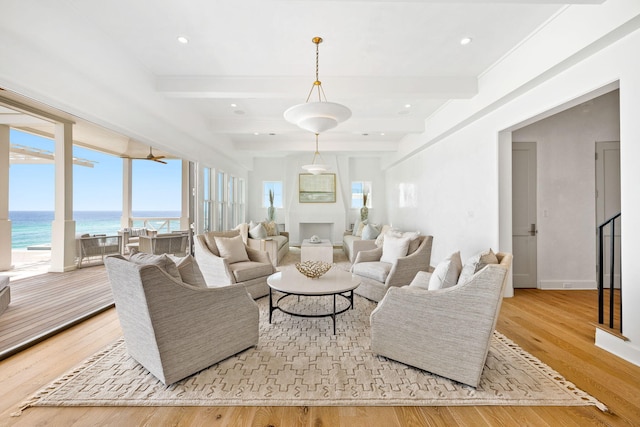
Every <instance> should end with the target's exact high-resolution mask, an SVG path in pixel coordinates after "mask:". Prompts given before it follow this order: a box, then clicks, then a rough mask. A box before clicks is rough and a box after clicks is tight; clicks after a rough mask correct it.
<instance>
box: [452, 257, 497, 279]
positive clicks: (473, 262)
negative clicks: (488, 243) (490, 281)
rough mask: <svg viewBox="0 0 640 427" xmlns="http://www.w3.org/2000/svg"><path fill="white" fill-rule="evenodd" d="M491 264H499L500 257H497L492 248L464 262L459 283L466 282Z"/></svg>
mask: <svg viewBox="0 0 640 427" xmlns="http://www.w3.org/2000/svg"><path fill="white" fill-rule="evenodd" d="M489 264H498V257H496V254H494V253H493V250H491V249H489V250H488V251H484V252H480V253H479V254H476V255H474V256H472V257H471V258H469V259H468V260H467V261H466V262H465V263H464V267H462V272H461V273H460V277H459V278H458V283H464V282H466V281H467V280H469V279H470V278H471V276H473V275H474V274H476V273H477V272H478V271H480V270H482V269H483V268H484V267H485V266H487V265H489Z"/></svg>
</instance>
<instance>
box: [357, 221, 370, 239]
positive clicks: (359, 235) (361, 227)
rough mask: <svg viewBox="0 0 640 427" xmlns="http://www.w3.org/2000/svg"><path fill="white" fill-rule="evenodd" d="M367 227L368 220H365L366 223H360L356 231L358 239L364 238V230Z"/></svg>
mask: <svg viewBox="0 0 640 427" xmlns="http://www.w3.org/2000/svg"><path fill="white" fill-rule="evenodd" d="M366 225H367V220H366V219H365V220H364V221H360V222H359V223H358V229H357V230H356V237H362V230H364V227H365V226H366Z"/></svg>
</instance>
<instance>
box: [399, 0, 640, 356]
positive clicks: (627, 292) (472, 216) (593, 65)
mask: <svg viewBox="0 0 640 427" xmlns="http://www.w3.org/2000/svg"><path fill="white" fill-rule="evenodd" d="M607 5H613V6H612V7H615V6H616V5H618V6H620V5H622V6H620V8H621V9H623V10H624V9H625V8H626V9H627V11H629V10H630V12H628V14H627V16H626V19H630V17H635V18H633V19H631V20H630V21H628V22H626V23H625V24H624V25H622V26H621V27H620V28H621V30H620V31H618V32H616V31H614V33H613V34H611V33H609V34H606V35H603V37H602V39H600V43H595V44H594V45H592V46H590V47H589V48H588V49H586V50H583V51H581V52H580V54H579V55H577V56H574V57H570V58H567V59H566V61H565V62H563V63H562V64H561V65H558V68H557V70H556V72H551V73H546V74H541V75H539V76H537V77H536V78H535V79H534V80H532V81H530V82H528V83H527V84H524V85H523V86H519V87H514V88H513V89H512V92H511V93H506V94H504V96H503V97H502V98H501V99H500V102H497V103H495V104H486V103H480V105H477V107H478V109H477V110H476V111H475V113H474V112H473V111H469V108H468V107H469V106H466V107H465V106H464V105H462V106H461V105H460V104H461V103H459V102H458V103H456V105H455V107H461V109H462V110H464V114H463V115H460V116H459V118H460V120H459V121H454V120H452V116H454V115H455V111H451V110H450V109H448V108H445V109H443V111H442V112H441V113H442V114H443V121H442V122H439V114H436V115H434V116H433V117H431V118H429V120H428V121H427V126H426V128H427V129H428V131H427V132H425V134H424V135H421V136H419V137H414V138H412V139H411V140H410V141H408V146H405V147H404V149H403V153H404V154H403V153H400V154H399V156H400V157H399V159H400V160H399V161H398V162H396V163H395V164H393V166H391V167H390V168H389V169H388V170H387V174H386V175H387V181H388V184H387V189H388V198H387V199H388V205H389V206H396V205H398V200H397V192H398V191H399V188H400V185H401V184H403V183H407V182H409V183H414V184H416V186H417V188H418V189H419V190H418V193H417V198H416V203H415V206H414V207H410V208H408V207H405V208H401V207H399V206H396V207H392V208H389V218H390V220H391V221H392V222H393V223H394V225H396V224H397V225H399V226H402V227H403V228H414V227H415V228H419V229H421V231H423V232H427V233H432V234H433V235H434V251H433V255H432V264H434V263H437V261H438V260H440V259H442V258H443V257H444V256H446V255H447V254H448V253H450V252H451V251H453V250H457V249H460V250H461V251H462V253H463V257H464V256H467V255H469V254H471V253H473V252H475V251H478V250H481V249H484V248H486V247H487V246H492V247H496V245H497V244H498V243H500V242H503V241H507V239H508V240H510V239H509V236H506V237H505V236H501V235H500V232H503V233H508V234H509V235H510V232H511V228H510V224H506V225H505V224H504V221H510V215H501V210H500V208H501V207H504V206H510V198H511V196H510V191H508V190H509V189H510V188H509V186H505V185H502V183H500V182H498V179H499V173H503V172H504V170H505V169H508V168H503V164H507V163H506V162H510V161H509V160H507V159H506V158H504V156H505V153H508V154H507V155H510V151H506V152H505V150H503V149H502V148H503V147H502V146H501V145H499V135H500V132H501V131H505V130H506V131H511V130H513V129H515V128H519V127H521V126H522V125H519V123H525V122H527V121H530V120H531V119H532V118H534V117H536V116H538V115H541V114H543V113H544V112H545V111H549V110H553V109H555V108H556V107H558V106H562V105H564V104H566V103H568V102H570V101H571V100H575V99H578V98H580V97H582V96H584V95H587V94H590V93H592V92H594V91H596V90H598V88H601V87H605V86H608V85H610V84H611V83H612V82H615V81H617V80H619V82H620V141H621V190H622V191H621V197H622V224H623V225H622V226H623V229H624V233H625V236H627V238H623V240H622V266H623V267H622V268H623V272H624V273H623V287H624V291H623V292H622V306H623V312H622V313H623V325H624V331H623V333H624V335H625V336H626V337H627V338H629V341H627V342H622V341H616V343H617V344H618V345H615V346H614V345H611V343H610V341H607V342H602V343H601V344H600V343H599V345H602V346H603V347H604V348H606V349H607V350H609V351H611V352H614V353H615V354H618V355H620V356H622V357H624V358H626V359H627V360H630V361H632V362H633V363H635V364H638V365H640V311H638V310H637V309H636V308H637V307H638V306H639V305H640V265H639V264H638V263H637V262H635V259H636V258H637V257H638V255H639V254H640V239H638V238H636V236H638V235H640V220H638V218H640V192H639V191H637V184H638V182H640V168H638V167H637V163H638V162H639V161H640V144H638V141H640V120H638V112H639V111H640V61H639V60H638V56H637V54H636V52H637V51H638V46H640V31H638V28H639V27H640V18H638V16H639V12H640V11H639V10H638V6H640V5H638V4H637V3H635V4H632V3H629V2H623V1H618V2H616V1H614V2H607ZM633 8H635V9H633ZM603 10H604V9H598V12H599V13H601V12H602V11H603ZM592 18H593V19H594V20H596V19H597V17H592ZM603 19H604V18H603ZM580 24H582V23H580ZM596 27H597V26H594V27H593V28H596ZM572 30H573V28H571V27H568V28H566V29H565V31H567V32H571V31H572ZM586 30H587V29H585V31H586ZM537 37H541V35H540V34H538V35H537ZM574 39H575V38H574ZM552 41H553V40H551V41H550V43H551V42H552ZM555 42H556V43H559V39H555ZM587 52H588V53H587ZM536 59H537V57H536V56H531V55H530V56H529V60H528V61H526V62H523V63H522V64H521V67H522V68H526V67H529V64H532V63H533V64H535V63H536ZM486 77H487V79H489V80H491V78H490V77H491V76H486ZM482 87H484V85H482ZM482 96H484V95H483V94H482V93H481V94H479V95H478V97H482ZM477 103H478V101H477V100H474V99H472V100H470V101H469V104H477ZM447 126H449V127H448V128H447ZM434 129H438V130H439V131H440V133H438V134H434ZM418 142H420V143H421V144H422V145H421V147H422V148H419V149H416V147H417V144H418ZM499 148H500V150H499ZM411 150H413V151H411ZM411 152H413V153H414V154H413V155H412V154H411ZM402 156H404V158H403V157H402ZM501 156H502V157H501ZM592 179H593V178H590V180H592ZM501 189H502V192H501ZM589 221H590V222H591V224H593V218H592V217H591V218H590V219H589ZM594 235H595V231H594ZM505 246H506V245H505ZM505 246H502V247H500V249H502V250H510V249H511V248H509V247H505ZM595 309H596V308H595V307H594V310H595Z"/></svg>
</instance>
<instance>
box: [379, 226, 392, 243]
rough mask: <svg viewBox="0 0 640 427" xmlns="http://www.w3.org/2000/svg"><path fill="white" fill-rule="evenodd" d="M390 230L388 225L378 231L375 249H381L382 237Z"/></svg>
mask: <svg viewBox="0 0 640 427" xmlns="http://www.w3.org/2000/svg"><path fill="white" fill-rule="evenodd" d="M389 230H391V226H390V225H387V224H385V225H383V226H382V229H381V230H380V234H378V237H376V246H377V247H381V246H382V243H383V242H384V235H385V234H387V232H388V231H389Z"/></svg>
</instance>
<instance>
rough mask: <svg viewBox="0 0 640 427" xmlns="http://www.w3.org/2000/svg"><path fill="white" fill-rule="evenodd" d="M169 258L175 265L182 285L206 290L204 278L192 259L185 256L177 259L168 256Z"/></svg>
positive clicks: (189, 256) (176, 257)
mask: <svg viewBox="0 0 640 427" xmlns="http://www.w3.org/2000/svg"><path fill="white" fill-rule="evenodd" d="M169 258H171V260H172V261H173V262H174V263H175V264H176V267H177V268H178V272H179V273H180V278H181V279H182V281H183V282H184V283H188V284H189V285H192V286H197V287H199V288H206V287H207V282H206V281H205V280H204V276H203V275H202V272H201V271H200V267H198V263H197V261H196V259H195V258H194V257H192V256H191V255H187V256H185V257H178V256H173V255H169Z"/></svg>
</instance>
